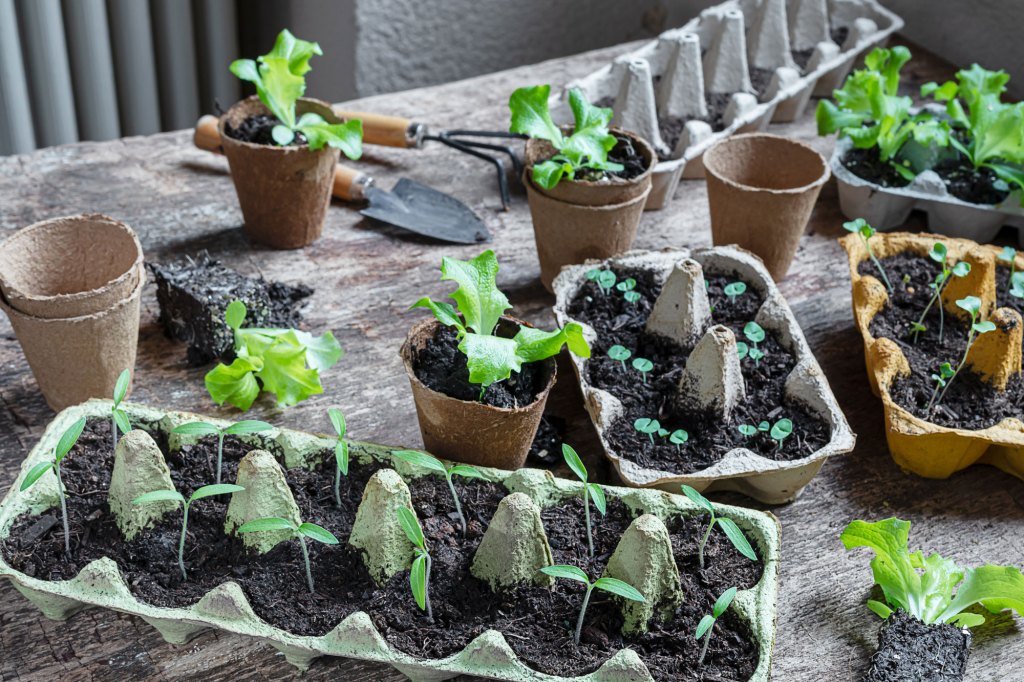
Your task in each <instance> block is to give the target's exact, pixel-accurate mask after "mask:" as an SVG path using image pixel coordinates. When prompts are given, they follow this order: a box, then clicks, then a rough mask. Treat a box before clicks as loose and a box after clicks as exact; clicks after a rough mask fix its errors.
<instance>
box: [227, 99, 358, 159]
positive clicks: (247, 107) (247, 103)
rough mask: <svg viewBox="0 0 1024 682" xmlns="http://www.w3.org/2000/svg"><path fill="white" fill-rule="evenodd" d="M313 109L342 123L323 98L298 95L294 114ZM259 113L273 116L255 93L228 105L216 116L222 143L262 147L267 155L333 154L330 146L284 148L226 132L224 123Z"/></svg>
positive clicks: (300, 114)
mask: <svg viewBox="0 0 1024 682" xmlns="http://www.w3.org/2000/svg"><path fill="white" fill-rule="evenodd" d="M308 112H314V113H317V114H320V115H321V116H323V117H324V120H326V121H327V122H328V123H341V122H342V120H341V118H339V117H338V115H337V114H335V113H334V109H333V108H331V105H330V103H328V102H325V101H323V100H322V99H316V98H315V97H300V98H299V99H298V100H296V102H295V117H296V120H298V117H300V116H302V115H303V114H305V113H308ZM259 114H268V115H271V116H272V115H273V114H271V112H270V109H268V108H267V105H265V104H264V103H263V102H262V101H260V98H259V96H258V95H250V96H249V97H246V98H244V99H240V100H238V101H237V102H235V103H234V104H232V105H231V107H230V108H229V109H228V110H227V111H225V112H224V113H223V114H221V116H220V118H218V119H217V132H218V133H220V139H221V144H225V143H226V144H231V145H237V146H240V147H245V148H246V149H253V150H256V149H259V150H263V151H265V152H266V153H268V154H278V155H285V154H294V153H296V152H309V153H311V154H319V153H321V152H324V151H328V152H331V153H333V151H334V148H333V147H331V146H330V145H326V144H325V145H324V146H323V147H321V148H320V149H317V150H315V151H314V150H312V149H310V148H309V145H308V144H289V145H285V146H284V147H282V146H280V145H276V144H273V145H271V144H257V143H255V142H249V141H248V140H240V139H238V138H237V137H232V136H230V135H228V134H227V124H228V123H231V125H232V127H233V128H237V127H238V125H239V124H241V123H242V121H244V120H246V119H247V118H249V117H250V116H256V115H259Z"/></svg>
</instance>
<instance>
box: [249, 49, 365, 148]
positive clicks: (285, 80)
mask: <svg viewBox="0 0 1024 682" xmlns="http://www.w3.org/2000/svg"><path fill="white" fill-rule="evenodd" d="M322 54H323V51H322V50H321V49H320V45H318V44H317V43H310V42H307V41H305V40H299V39H298V38H296V37H295V36H293V35H292V34H291V32H290V31H288V29H285V30H283V31H281V33H279V34H278V36H277V41H276V42H275V43H274V49H272V50H271V51H270V52H269V53H267V54H265V55H263V56H262V57H258V58H257V59H256V61H253V60H252V59H236V60H235V61H234V62H232V63H231V67H230V68H231V73H233V74H235V75H236V76H238V78H240V79H241V80H243V81H249V82H250V83H252V84H253V85H255V86H256V94H257V95H258V96H259V98H260V101H261V102H263V104H264V105H265V106H266V107H267V109H269V110H270V113H272V114H273V115H274V116H275V117H277V120H278V121H279V123H278V124H277V125H275V126H274V128H273V130H272V131H271V136H272V137H273V138H274V142H276V143H277V144H279V145H281V146H282V147H284V146H286V145H289V144H291V143H292V142H294V141H295V136H296V133H302V135H303V136H304V137H305V138H306V141H307V142H308V143H309V148H310V149H312V150H314V151H315V150H317V149H320V148H322V147H323V146H324V145H325V144H326V145H330V146H331V147H335V148H337V149H340V150H341V151H342V152H344V154H345V156H347V157H348V158H350V159H358V158H359V157H360V156H361V155H362V140H363V123H362V121H359V120H355V119H354V120H351V121H347V122H345V123H328V122H327V121H325V120H324V118H323V116H321V115H320V114H317V113H314V112H306V113H305V114H303V115H302V116H301V117H300V118H299V119H298V120H295V103H296V102H297V101H298V99H299V98H300V97H302V96H303V95H304V94H305V93H306V73H308V72H309V70H310V66H309V60H310V58H312V57H313V55H322Z"/></svg>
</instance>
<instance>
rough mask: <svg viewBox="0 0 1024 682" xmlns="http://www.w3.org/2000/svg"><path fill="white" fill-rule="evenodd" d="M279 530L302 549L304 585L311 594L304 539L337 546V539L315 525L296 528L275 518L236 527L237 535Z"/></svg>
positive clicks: (308, 524) (287, 521) (310, 573)
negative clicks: (304, 569)
mask: <svg viewBox="0 0 1024 682" xmlns="http://www.w3.org/2000/svg"><path fill="white" fill-rule="evenodd" d="M279 530H286V531H288V532H289V533H291V534H292V537H293V538H295V539H296V540H298V541H299V547H300V548H302V560H303V562H305V564H306V584H307V585H308V586H309V593H310V594H313V593H314V592H316V588H315V587H314V585H313V569H312V568H311V567H310V564H309V548H308V547H307V546H306V538H309V539H310V540H316V541H317V542H322V543H324V544H325V545H336V544H338V538H336V537H334V534H333V533H331V532H330V531H329V530H327V529H326V528H322V527H321V526H318V525H316V524H315V523H300V524H299V525H297V526H296V525H295V524H294V523H292V522H291V521H289V520H288V519H282V518H278V517H276V516H271V517H267V518H265V519H253V520H252V521H247V522H245V523H243V524H242V525H241V526H239V527H238V532H239V533H259V532H266V531H279Z"/></svg>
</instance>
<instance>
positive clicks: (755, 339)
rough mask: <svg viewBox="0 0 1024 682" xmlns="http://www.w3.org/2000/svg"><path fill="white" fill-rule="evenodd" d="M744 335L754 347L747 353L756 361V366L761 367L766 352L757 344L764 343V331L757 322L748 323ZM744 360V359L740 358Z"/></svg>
mask: <svg viewBox="0 0 1024 682" xmlns="http://www.w3.org/2000/svg"><path fill="white" fill-rule="evenodd" d="M743 335H744V336H745V337H747V341H750V343H751V344H752V346H751V347H750V348H749V350H748V351H747V355H748V356H750V358H751V359H753V361H754V366H756V367H760V366H761V358H763V357H764V351H763V350H761V349H760V348H758V347H757V344H759V343H761V342H762V341H764V336H765V334H764V329H763V328H762V327H761V325H759V324H758V323H757V322H747V323H746V324H745V325H744V326H743ZM740 359H741V360H742V359H743V358H742V357H741V358H740Z"/></svg>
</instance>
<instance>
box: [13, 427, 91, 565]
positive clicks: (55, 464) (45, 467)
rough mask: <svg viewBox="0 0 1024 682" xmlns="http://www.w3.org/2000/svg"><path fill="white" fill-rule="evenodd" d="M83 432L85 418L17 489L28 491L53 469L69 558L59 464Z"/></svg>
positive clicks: (66, 522) (69, 549) (26, 476)
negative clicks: (51, 455)
mask: <svg viewBox="0 0 1024 682" xmlns="http://www.w3.org/2000/svg"><path fill="white" fill-rule="evenodd" d="M84 430H85V417H82V418H81V419H79V420H78V421H76V422H75V423H74V424H72V425H71V426H69V427H68V429H67V431H65V432H64V433H63V434H62V435H61V437H60V440H58V441H57V446H56V447H55V448H54V449H53V459H52V460H50V461H48V462H40V463H39V464H36V465H35V466H34V467H32V468H31V469H29V471H28V473H27V474H25V480H23V481H22V482H21V488H20V489H19V490H20V491H22V492H24V491H25V490H28V489H29V488H31V487H32V485H33V484H34V483H35V482H36V481H38V480H39V479H40V478H41V477H42V475H43V474H45V473H46V472H47V471H49V470H50V469H53V474H54V476H56V477H57V497H58V499H60V515H61V519H62V520H63V521H64V554H65V555H67V556H69V557H70V556H71V528H70V526H69V524H68V503H67V499H66V498H65V496H64V481H63V480H62V479H61V477H60V463H61V462H62V461H64V458H65V457H67V456H68V453H69V452H71V448H73V447H75V443H77V442H78V438H79V437H80V436H81V435H82V431H84Z"/></svg>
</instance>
